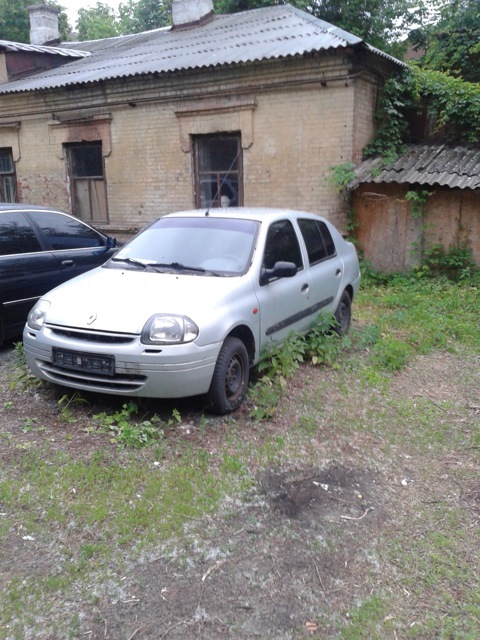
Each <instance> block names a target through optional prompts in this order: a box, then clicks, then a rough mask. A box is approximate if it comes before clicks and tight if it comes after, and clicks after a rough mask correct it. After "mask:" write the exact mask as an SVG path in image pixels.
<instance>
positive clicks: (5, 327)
mask: <svg viewBox="0 0 480 640" xmlns="http://www.w3.org/2000/svg"><path fill="white" fill-rule="evenodd" d="M116 244H117V243H116V240H114V239H113V238H109V237H107V236H105V235H104V234H103V233H100V232H99V231H97V230H96V229H93V227H90V226H89V225H88V224H85V223H84V222H81V221H80V220H78V219H77V218H74V217H73V216H71V215H69V214H68V213H64V212H63V211H58V210H55V209H50V208H48V207H38V206H34V205H26V204H0V344H2V342H3V341H4V340H5V339H6V338H12V337H15V336H17V335H20V334H21V333H22V330H23V326H24V324H25V321H26V319H27V315H28V312H29V311H30V309H31V308H32V307H33V305H34V304H35V302H36V301H37V300H38V298H40V296H42V295H43V294H44V293H46V292H47V291H49V290H50V289H53V287H56V286H57V285H59V284H61V283H62V282H65V280H69V279H70V278H73V277H74V276H77V275H79V274H80V273H83V272H84V271H88V270H89V269H93V267H98V266H99V265H101V264H103V263H104V262H105V261H106V260H108V258H110V257H111V256H112V255H113V254H114V252H115V251H116V249H115V247H116Z"/></svg>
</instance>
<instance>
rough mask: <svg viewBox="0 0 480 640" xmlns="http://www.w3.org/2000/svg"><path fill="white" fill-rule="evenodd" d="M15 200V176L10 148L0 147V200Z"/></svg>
mask: <svg viewBox="0 0 480 640" xmlns="http://www.w3.org/2000/svg"><path fill="white" fill-rule="evenodd" d="M16 201H17V177H16V175H15V165H14V163H13V155H12V150H11V149H5V148H3V149H0V202H16Z"/></svg>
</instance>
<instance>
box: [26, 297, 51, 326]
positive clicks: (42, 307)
mask: <svg viewBox="0 0 480 640" xmlns="http://www.w3.org/2000/svg"><path fill="white" fill-rule="evenodd" d="M49 306H50V302H48V301H47V300H39V301H38V302H37V304H36V305H35V306H34V307H33V309H32V310H31V311H30V313H29V314H28V318H27V324H28V326H29V327H30V329H36V330H37V331H40V329H41V328H42V327H43V323H44V322H45V316H46V315H47V311H48V308H49Z"/></svg>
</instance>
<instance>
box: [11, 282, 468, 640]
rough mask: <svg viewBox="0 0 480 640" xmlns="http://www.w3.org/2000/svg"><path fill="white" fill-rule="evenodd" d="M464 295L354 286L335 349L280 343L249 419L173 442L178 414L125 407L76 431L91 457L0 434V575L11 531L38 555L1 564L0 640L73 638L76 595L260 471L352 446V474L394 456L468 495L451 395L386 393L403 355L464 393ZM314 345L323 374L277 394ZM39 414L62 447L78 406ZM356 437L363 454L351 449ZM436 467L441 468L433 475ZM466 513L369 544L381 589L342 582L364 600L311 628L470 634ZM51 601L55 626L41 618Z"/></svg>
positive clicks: (88, 598)
mask: <svg viewBox="0 0 480 640" xmlns="http://www.w3.org/2000/svg"><path fill="white" fill-rule="evenodd" d="M478 292H479V288H478V286H476V284H475V283H474V282H473V281H472V282H470V283H463V284H456V283H452V282H449V281H447V280H444V279H434V280H417V279H415V278H410V279H409V278H397V279H395V280H394V281H393V283H392V284H389V285H381V286H379V285H374V286H371V287H365V288H363V289H362V291H361V293H360V295H359V297H358V300H357V301H356V302H355V304H354V319H355V322H354V325H353V328H352V332H351V336H350V337H349V338H348V339H347V340H344V341H335V339H332V338H330V337H329V338H327V339H326V340H327V341H326V342H322V338H321V335H319V334H316V335H315V344H314V345H313V346H312V344H313V343H312V342H310V344H305V343H303V344H302V345H301V346H299V343H298V341H291V342H290V343H289V344H288V345H287V348H286V350H285V351H283V352H282V350H279V351H277V352H275V354H274V358H275V360H274V361H271V362H270V366H269V365H268V363H267V364H265V365H264V366H263V371H262V374H263V375H267V376H268V380H269V381H272V379H273V378H274V376H275V373H274V372H275V371H276V370H279V371H280V372H281V374H282V375H281V383H280V384H279V385H277V386H273V383H272V387H269V386H266V385H264V387H263V388H262V387H261V386H259V387H257V389H256V391H254V392H253V393H252V395H251V397H250V400H249V402H250V406H252V405H254V407H253V409H252V410H251V411H250V417H246V415H245V414H244V417H242V418H241V417H240V415H234V416H232V417H230V418H226V419H224V420H221V421H220V420H218V419H211V417H209V416H196V417H194V418H193V419H192V430H194V431H195V434H196V437H195V439H194V440H191V441H189V439H188V438H183V437H182V436H181V435H180V436H179V435H178V433H179V432H178V428H179V425H180V422H181V418H180V414H179V413H178V412H174V413H173V415H172V417H168V416H167V417H166V418H165V419H164V420H163V421H159V420H158V417H157V416H149V417H143V415H142V411H141V408H140V410H139V412H136V411H135V412H134V411H133V408H132V407H133V405H123V406H122V407H121V408H119V409H118V411H112V413H111V414H108V412H102V413H101V414H97V416H96V417H94V418H92V420H91V424H90V425H89V428H88V430H87V431H86V432H85V433H84V434H83V437H84V438H85V440H88V439H89V438H92V437H93V436H94V435H99V434H100V435H102V434H103V436H104V437H103V438H100V439H99V441H100V442H101V445H99V446H98V447H97V446H93V445H92V446H90V447H89V448H88V451H91V452H90V453H89V452H88V451H85V452H80V455H79V454H78V452H77V454H75V453H68V448H67V447H54V446H51V444H50V441H49V437H50V435H49V434H50V429H51V427H50V425H49V424H48V422H44V421H43V422H42V423H41V424H40V423H39V422H38V421H37V419H36V417H35V415H34V410H33V409H32V410H31V414H30V415H28V416H25V417H24V419H23V422H22V426H21V427H19V429H20V435H24V436H25V438H24V439H22V437H18V434H16V433H13V432H12V431H6V430H5V431H3V432H0V443H1V445H2V448H3V450H4V451H8V455H6V456H5V458H4V460H5V461H4V463H3V464H2V466H1V467H0V512H2V514H3V515H2V516H1V517H0V565H1V564H2V563H3V564H4V565H5V566H6V563H8V562H9V561H10V559H9V558H7V557H6V556H5V554H4V552H3V551H2V547H4V546H5V548H6V546H7V543H8V544H9V545H10V548H11V547H12V546H13V547H15V544H17V543H19V541H20V540H21V539H22V537H23V536H31V537H33V538H35V543H36V544H38V545H40V547H41V549H43V552H44V553H45V557H46V560H45V562H44V565H43V567H42V570H41V571H29V568H28V567H24V566H22V565H21V564H19V565H18V567H15V566H14V567H12V569H11V571H10V573H9V574H8V580H7V581H6V582H4V584H3V585H1V586H0V639H1V640H4V639H5V638H7V637H8V638H13V639H14V640H17V639H18V640H23V639H24V638H25V634H26V630H29V633H31V634H32V633H33V635H31V637H34V631H33V632H31V630H32V629H33V630H34V629H35V628H36V625H37V627H38V628H39V629H42V630H45V629H48V628H49V625H51V629H50V631H51V637H65V638H77V637H81V633H82V632H81V620H80V619H79V616H78V611H75V606H74V605H75V602H76V601H77V600H78V599H81V600H83V601H84V602H86V603H89V604H90V605H91V606H93V605H94V604H95V603H96V599H97V598H98V597H100V596H99V595H98V594H104V593H108V594H110V593H111V592H112V593H114V592H115V589H116V588H117V587H116V586H115V585H116V584H117V582H118V576H119V575H121V574H122V573H123V572H125V574H128V572H129V571H130V570H131V567H132V564H134V563H135V562H137V561H138V560H139V559H141V558H144V557H146V556H148V554H149V553H159V550H160V549H164V548H175V547H177V546H180V547H182V546H184V547H188V545H189V544H191V541H189V540H188V539H187V537H186V534H185V532H186V530H187V529H188V528H189V527H191V526H193V525H196V526H198V527H199V528H200V530H201V528H202V525H201V523H202V522H204V521H205V518H209V517H216V515H217V514H218V511H219V509H223V508H224V503H225V500H226V498H227V497H228V498H237V499H242V498H243V497H244V496H245V495H246V493H248V491H251V490H252V489H254V488H255V486H256V475H257V473H258V471H261V470H262V469H271V468H282V467H287V468H292V467H294V466H297V467H302V466H308V465H317V466H318V465H319V464H321V463H322V461H324V460H325V459H336V458H338V457H339V456H342V455H343V451H344V448H345V446H346V445H348V446H349V447H356V448H355V449H354V451H355V454H348V455H356V456H357V463H358V460H360V461H361V464H362V465H363V466H364V467H368V466H370V467H371V468H373V469H376V468H379V469H383V466H384V465H386V462H385V459H388V458H389V456H390V457H395V456H400V457H399V460H400V461H399V462H398V464H399V465H400V468H401V469H403V467H402V466H401V465H405V466H410V465H414V464H417V465H418V464H419V465H420V466H421V467H422V472H425V482H430V483H432V484H433V486H435V485H434V483H435V480H436V476H435V474H434V472H433V471H432V470H431V468H434V467H435V465H436V466H437V467H438V477H443V476H442V475H441V474H442V473H443V474H448V473H450V474H453V475H454V477H455V478H456V479H457V481H458V482H462V483H465V484H467V483H468V482H469V481H471V480H472V478H473V477H474V476H475V473H478V472H476V471H475V470H476V469H478V463H479V462H480V461H479V456H478V452H479V443H480V426H479V424H478V419H477V418H476V416H475V415H474V414H473V413H472V411H469V410H468V407H466V406H465V403H466V401H464V402H463V403H462V402H460V403H458V402H457V403H455V402H453V401H452V400H451V399H447V400H445V401H442V402H437V401H433V400H432V399H431V398H429V397H428V394H425V393H419V394H418V397H416V396H415V397H414V396H412V397H408V396H407V397H405V396H400V395H399V394H392V388H393V386H392V385H393V384H394V383H395V381H396V379H397V376H401V375H402V372H404V371H405V370H406V369H407V368H408V367H409V366H410V365H411V364H412V363H413V362H414V359H415V358H416V357H418V356H420V357H422V356H425V355H427V354H429V353H432V352H442V353H446V354H448V353H452V354H461V355H462V357H463V358H464V361H465V365H466V369H465V373H464V379H461V380H457V381H456V382H457V383H458V384H464V386H465V389H467V388H469V385H471V386H472V388H473V387H474V386H475V382H474V381H472V379H471V374H472V372H475V371H477V372H478V358H479V356H480V323H479V322H478V318H479V317H480V302H479V295H478ZM313 347H315V349H316V350H317V353H319V354H320V356H321V359H320V361H321V362H322V363H324V364H321V365H318V366H322V367H323V368H322V369H320V371H323V372H324V375H323V376H317V377H315V376H313V377H312V380H313V381H311V380H310V379H309V378H308V376H304V383H303V386H302V387H301V388H297V389H296V393H295V395H294V396H292V397H290V395H289V393H290V392H289V390H290V389H291V388H292V387H291V385H290V383H289V380H292V377H293V376H296V375H298V367H299V366H300V367H303V369H302V371H303V372H305V371H309V370H310V369H307V365H305V364H304V365H302V364H301V361H302V359H303V360H305V361H307V362H308V363H310V364H309V365H308V367H312V366H313V365H312V364H311V363H312V362H315V361H316V360H315V358H314V355H315V354H314V353H312V349H313ZM325 363H326V365H325ZM15 378H16V380H17V384H22V380H27V378H28V377H27V376H25V375H23V374H22V372H21V370H19V372H17V374H15ZM29 384H30V383H29ZM28 389H31V386H29V387H28ZM420 391H421V390H420ZM34 392H40V393H43V392H44V389H40V391H31V393H32V394H33V393H34ZM469 393H470V394H472V393H473V392H472V391H471V390H470V391H469ZM469 397H470V398H471V397H472V396H471V395H470V396H469ZM262 401H263V402H265V405H264V406H262V404H261V403H262ZM292 403H294V404H293V406H292ZM4 409H5V411H8V412H10V411H13V410H14V409H15V402H13V401H10V400H9V399H6V400H5V401H4ZM56 410H57V416H60V418H63V419H64V421H65V423H66V424H67V423H68V434H67V436H64V439H65V440H67V441H70V440H71V439H72V437H73V435H74V434H76V429H77V422H78V421H79V419H80V418H79V416H80V415H81V412H82V411H84V410H85V409H84V406H83V403H82V399H81V398H79V397H78V396H76V397H75V398H69V397H66V396H63V397H62V398H61V401H59V402H58V405H57V409H56ZM139 415H140V417H139ZM270 418H271V419H270ZM282 421H283V422H282ZM279 425H280V426H279ZM212 435H214V436H215V444H214V445H212V446H211V445H210V440H209V439H210V437H211V436H212ZM357 442H358V443H362V442H368V443H369V445H368V447H367V448H366V449H365V450H361V449H360V448H359V447H360V445H358V446H357V445H355V443H357ZM372 443H373V444H372ZM320 446H321V447H323V449H321V450H320ZM349 450H350V449H349ZM352 450H353V449H352ZM402 456H403V457H402ZM455 456H457V457H455ZM460 456H461V457H462V458H460ZM457 458H458V460H459V461H458V462H455V461H457ZM347 459H348V457H347ZM451 459H453V460H454V462H455V464H454V463H452V466H448V465H449V464H450V462H449V461H450V460H451ZM412 461H415V462H412ZM464 463H465V464H464ZM442 465H443V466H442ZM455 465H456V466H455ZM443 469H445V470H444V471H443ZM402 472H403V471H402ZM399 473H400V471H399ZM405 473H406V471H405ZM429 474H431V475H429ZM477 480H478V478H477ZM392 482H393V480H392ZM442 486H443V485H442ZM453 488H454V489H455V488H457V489H458V487H455V485H454V484H453ZM471 518H472V513H471V512H470V511H469V508H468V506H466V504H464V503H463V502H461V501H460V500H457V501H454V500H453V499H452V498H451V497H450V498H449V497H448V496H442V495H440V497H439V498H438V502H435V503H432V504H430V503H428V504H427V503H425V504H422V503H420V504H418V505H415V509H413V508H412V515H411V518H410V519H409V520H408V521H405V522H403V523H400V525H399V528H398V531H396V532H395V533H394V534H392V535H391V536H390V537H389V538H388V539H384V540H382V541H381V543H382V545H383V546H382V549H383V551H382V559H381V562H382V563H383V564H384V566H386V567H389V568H390V574H389V575H390V576H391V575H394V576H395V579H393V578H392V577H390V578H386V577H385V578H384V579H382V577H379V575H377V574H375V575H374V574H372V575H366V576H358V580H359V581H362V580H364V581H365V583H370V584H371V586H370V590H369V592H370V595H369V596H368V597H365V598H363V599H360V600H359V601H358V602H355V603H351V606H349V607H348V608H346V609H345V610H344V611H340V612H335V614H330V615H329V614H328V613H327V611H326V610H325V608H323V609H322V608H321V606H320V605H319V612H318V619H319V620H326V625H327V626H328V627H329V628H330V629H332V628H333V629H335V633H336V637H338V638H342V639H343V640H357V639H358V640H363V639H365V640H375V639H377V638H378V640H380V639H381V640H383V639H384V638H385V639H389V638H392V640H394V639H395V638H415V639H422V640H429V639H432V640H434V639H435V640H436V639H438V638H440V639H445V640H474V639H475V640H477V638H478V629H479V628H480V588H479V587H478V584H479V583H480V573H479V569H478V557H477V556H476V553H477V552H476V551H475V550H476V549H478V543H479V542H480V540H479V539H478V532H477V531H476V529H475V528H474V527H472V519H471ZM197 534H198V531H197ZM2 543H4V544H2ZM334 543H335V541H333V543H332V541H330V540H329V541H328V545H331V544H334ZM22 544H23V543H22ZM24 544H28V541H25V542H24ZM219 544H221V542H220V541H219ZM318 552H319V553H320V552H321V549H320V548H319V550H318ZM392 567H393V569H392ZM392 571H393V573H392ZM0 577H1V574H0ZM91 585H103V586H102V587H100V586H99V587H98V589H97V588H93V589H92V588H91ZM59 601H60V602H61V603H62V605H61V606H62V607H63V608H64V609H63V610H64V611H65V612H67V613H65V615H60V616H59V615H58V614H57V610H58V607H59V606H60V605H59V604H58V603H59ZM425 602H426V603H427V606H425V607H423V604H422V603H425ZM419 603H420V604H419ZM420 605H422V606H420ZM422 607H423V608H422ZM52 621H53V622H52ZM301 633H303V632H301ZM299 637H304V636H303V635H301V634H300V635H299Z"/></svg>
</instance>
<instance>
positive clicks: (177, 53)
mask: <svg viewBox="0 0 480 640" xmlns="http://www.w3.org/2000/svg"><path fill="white" fill-rule="evenodd" d="M64 47H70V48H71V49H72V50H77V47H78V49H81V50H84V51H89V52H90V53H91V55H90V56H87V57H84V58H82V59H81V60H76V61H74V62H70V63H68V64H65V65H63V66H62V67H58V68H56V69H50V70H48V71H45V72H41V73H38V74H36V75H35V76H31V77H29V78H24V79H22V80H17V81H14V82H9V83H5V84H3V85H0V93H12V92H21V91H34V90H38V89H52V88H56V87H65V86H67V85H72V84H82V83H88V82H98V81H102V80H109V79H113V78H121V77H128V76H136V75H144V74H152V73H168V72H173V71H179V70H186V69H200V68H206V67H214V66H219V65H230V64H240V63H251V62H256V61H260V60H267V59H272V58H273V59H275V58H284V57H287V56H300V55H304V54H308V53H314V52H319V51H327V50H331V49H345V48H347V47H362V48H366V49H369V50H370V51H372V52H373V53H375V54H379V55H381V56H383V57H386V58H388V59H390V60H391V61H393V62H394V63H396V64H398V65H403V63H401V62H400V61H398V60H396V59H395V58H391V57H390V56H388V55H387V54H384V53H383V52H379V51H378V50H376V49H374V48H372V47H369V46H368V45H366V44H365V43H364V42H363V41H362V40H361V39H360V38H358V37H356V36H354V35H352V34H350V33H347V32H346V31H343V30H342V29H339V28H337V27H334V26H333V25H331V24H329V23H328V22H324V21H323V20H318V19H316V18H314V17H313V16H311V15H310V14H308V13H305V12H303V11H299V10H298V9H295V8H294V7H291V6H290V5H278V6H273V7H266V8H264V9H255V10H251V11H245V12H242V13H235V14H228V15H218V16H214V17H213V18H212V19H211V20H210V21H208V22H206V23H204V24H199V25H197V26H195V27H192V28H187V29H171V28H166V29H156V30H154V31H148V32H144V33H140V34H135V35H129V36H119V37H115V38H108V39H104V40H96V41H90V42H80V43H74V44H72V43H64Z"/></svg>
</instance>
